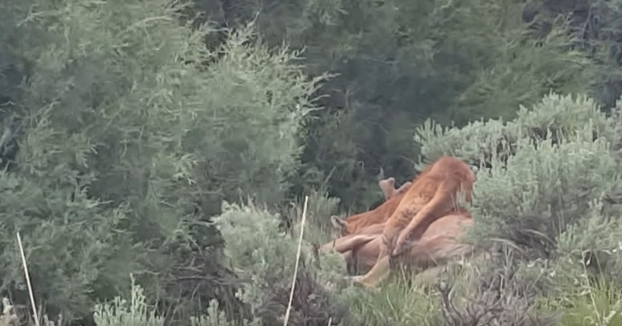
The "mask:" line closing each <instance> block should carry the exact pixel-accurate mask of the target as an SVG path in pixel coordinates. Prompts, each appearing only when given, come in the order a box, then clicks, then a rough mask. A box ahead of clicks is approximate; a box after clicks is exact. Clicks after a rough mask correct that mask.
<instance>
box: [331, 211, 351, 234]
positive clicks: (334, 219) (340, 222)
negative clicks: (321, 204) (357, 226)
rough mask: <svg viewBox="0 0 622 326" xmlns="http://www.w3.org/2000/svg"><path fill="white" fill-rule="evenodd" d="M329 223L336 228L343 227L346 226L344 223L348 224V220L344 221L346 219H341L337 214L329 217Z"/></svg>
mask: <svg viewBox="0 0 622 326" xmlns="http://www.w3.org/2000/svg"><path fill="white" fill-rule="evenodd" d="M330 223H331V224H332V225H333V226H334V227H335V228H336V229H339V230H341V229H343V228H345V227H346V225H348V222H346V220H344V219H342V218H341V217H339V216H337V215H333V216H331V217H330Z"/></svg>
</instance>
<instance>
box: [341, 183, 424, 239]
mask: <svg viewBox="0 0 622 326" xmlns="http://www.w3.org/2000/svg"><path fill="white" fill-rule="evenodd" d="M378 184H379V186H380V189H381V190H382V193H383V194H384V197H385V199H386V201H385V202H384V203H382V205H380V206H378V207H376V208H375V209H373V210H371V211H367V212H364V213H360V214H356V215H352V216H350V217H348V218H347V219H345V220H344V219H341V218H339V217H337V216H334V215H333V216H331V222H332V224H333V226H334V227H335V228H338V229H339V230H340V234H341V235H342V236H346V235H349V234H355V233H358V232H359V231H360V230H362V229H364V228H366V227H368V226H370V225H374V224H378V223H383V222H385V221H386V220H387V219H388V218H389V217H390V216H391V214H393V212H395V209H396V208H397V206H398V205H399V204H400V201H401V200H402V198H403V197H404V195H405V194H406V192H407V191H408V190H409V189H410V186H411V185H412V183H411V182H406V183H404V184H403V185H402V186H401V187H400V188H399V189H395V188H394V186H395V179H393V178H388V179H385V180H382V181H380V182H379V183H378Z"/></svg>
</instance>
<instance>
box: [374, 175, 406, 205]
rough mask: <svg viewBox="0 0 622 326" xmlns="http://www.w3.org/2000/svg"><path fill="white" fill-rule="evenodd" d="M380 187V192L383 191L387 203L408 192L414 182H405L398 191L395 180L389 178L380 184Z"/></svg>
mask: <svg viewBox="0 0 622 326" xmlns="http://www.w3.org/2000/svg"><path fill="white" fill-rule="evenodd" d="M378 185H379V186H380V190H382V194H383V195H384V200H385V201H386V200H389V199H391V198H393V197H394V196H396V195H397V194H401V193H404V192H406V191H407V190H408V188H410V186H411V185H412V182H410V181H408V182H405V183H404V184H403V185H402V186H401V187H399V188H398V189H395V179H394V178H388V179H384V180H381V181H380V182H378Z"/></svg>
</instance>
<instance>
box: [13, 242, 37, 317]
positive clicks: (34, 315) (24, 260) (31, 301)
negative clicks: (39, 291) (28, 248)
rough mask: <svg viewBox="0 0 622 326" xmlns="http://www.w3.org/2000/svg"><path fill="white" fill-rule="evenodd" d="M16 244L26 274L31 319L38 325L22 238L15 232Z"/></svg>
mask: <svg viewBox="0 0 622 326" xmlns="http://www.w3.org/2000/svg"><path fill="white" fill-rule="evenodd" d="M17 244H18V245H19V252H20V253H21V255H22V263H23V264H24V273H25V274H26V284H27V285H28V294H29V295H30V304H31V305H32V312H33V317H34V319H35V325H36V326H41V325H39V318H38V316H39V314H38V313H37V306H36V305H35V296H34V295H33V293H32V285H31V284H30V274H28V265H27V264H26V255H24V247H23V246H22V238H21V237H20V236H19V232H17Z"/></svg>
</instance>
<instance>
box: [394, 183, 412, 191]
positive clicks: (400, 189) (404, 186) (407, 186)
mask: <svg viewBox="0 0 622 326" xmlns="http://www.w3.org/2000/svg"><path fill="white" fill-rule="evenodd" d="M412 184H413V183H412V182H410V181H406V182H404V184H403V185H402V186H401V187H399V189H397V190H396V191H395V193H396V194H400V193H402V192H405V191H408V189H410V186H412Z"/></svg>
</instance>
